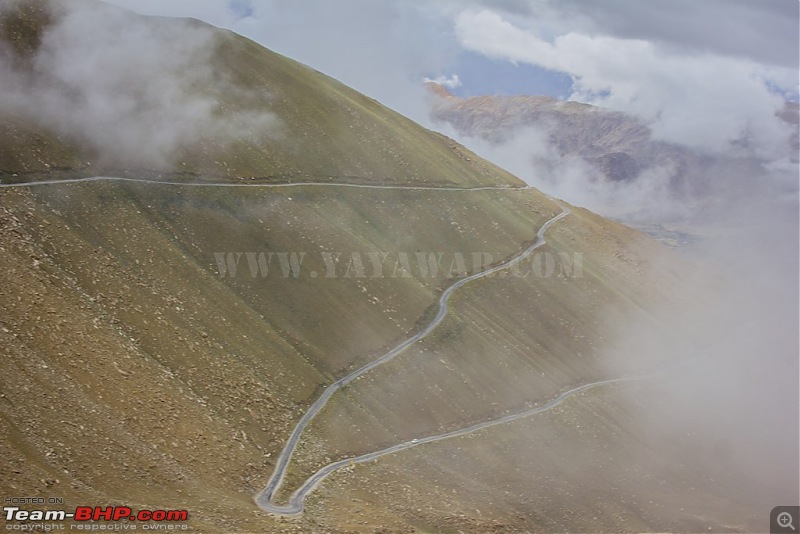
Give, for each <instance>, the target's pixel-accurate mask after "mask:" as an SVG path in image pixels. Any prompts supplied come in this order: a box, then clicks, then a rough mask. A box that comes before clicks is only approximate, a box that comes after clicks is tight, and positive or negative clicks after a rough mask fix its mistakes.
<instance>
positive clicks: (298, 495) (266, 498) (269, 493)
mask: <svg viewBox="0 0 800 534" xmlns="http://www.w3.org/2000/svg"><path fill="white" fill-rule="evenodd" d="M570 213H571V212H570V210H569V208H567V207H564V206H562V211H561V213H559V214H558V215H556V216H555V217H553V218H552V219H550V220H549V221H547V222H546V223H544V224H543V225H542V227H541V228H540V229H539V231H538V232H537V234H536V241H535V242H534V243H533V245H531V246H530V247H528V248H527V249H525V250H524V251H523V252H522V253H520V254H519V255H517V256H515V257H514V258H512V259H511V260H509V261H507V262H505V263H503V264H500V265H497V266H495V267H492V268H491V269H487V270H485V271H482V272H479V273H476V274H473V275H471V276H468V277H466V278H462V279H461V280H459V281H457V282H456V283H454V284H453V285H451V286H450V287H448V288H447V289H446V290H445V291H444V292H443V293H442V295H441V296H440V297H439V311H438V313H437V314H436V317H434V318H433V320H432V321H431V322H430V323H429V324H428V326H426V327H425V328H424V329H423V330H421V331H420V332H418V333H417V334H415V335H413V336H411V337H409V338H408V339H406V340H405V341H403V342H401V343H400V344H398V345H397V346H396V347H394V348H393V349H392V350H390V351H389V352H387V353H386V354H384V355H383V356H381V357H380V358H378V359H376V360H374V361H372V362H370V363H368V364H367V365H365V366H363V367H361V368H360V369H357V370H356V371H353V372H352V373H350V374H349V375H347V376H345V377H342V378H340V379H339V380H337V381H336V382H334V383H333V384H331V385H330V386H328V387H327V388H326V389H325V391H324V392H323V393H322V395H320V397H319V398H318V399H317V400H316V401H315V402H314V404H312V405H311V406H310V407H309V409H308V411H307V412H306V413H305V414H304V415H303V417H302V419H300V422H298V423H297V425H296V426H295V427H294V430H293V431H292V434H291V435H290V436H289V440H288V441H287V442H286V445H284V447H283V450H282V451H281V454H280V456H279V457H278V460H277V462H276V464H275V470H274V471H273V473H272V476H271V477H270V479H269V481H268V482H267V487H266V488H264V490H263V491H262V492H261V493H260V494H259V495H258V497H256V502H257V503H258V505H259V506H260V507H261V508H262V509H263V510H266V511H268V512H272V513H276V514H282V515H293V514H299V513H300V512H302V510H303V501H304V499H305V497H306V495H308V494H309V493H310V492H311V491H312V490H313V489H314V488H315V487H316V486H317V484H319V482H320V481H322V480H323V479H324V478H325V477H327V476H328V475H330V474H331V473H333V472H334V471H336V470H337V469H340V468H341V467H342V466H344V465H346V464H348V463H349V462H351V461H356V460H359V461H362V462H364V461H367V460H370V459H374V458H378V457H380V456H384V455H386V454H391V453H393V452H397V451H399V450H403V449H406V448H408V447H411V446H414V445H419V444H421V443H430V442H432V441H439V440H441V439H447V438H448V437H454V436H456V435H461V434H459V433H457V432H462V431H456V433H452V432H451V433H448V434H442V435H441V436H431V437H428V438H424V439H420V440H418V441H416V442H414V443H413V444H411V442H406V443H403V444H400V445H396V446H395V447H390V448H389V449H385V450H383V451H378V452H375V453H371V454H367V455H364V456H359V457H358V458H353V459H347V460H342V461H340V462H336V463H332V464H330V465H328V466H326V467H324V468H323V469H321V470H320V471H318V472H317V473H316V474H315V475H314V476H312V477H311V478H309V479H308V480H307V481H306V482H305V483H304V484H303V485H302V486H301V487H300V489H298V490H297V491H296V492H295V493H294V494H293V495H292V497H291V500H290V503H289V505H288V506H281V505H278V504H275V503H274V502H273V498H274V496H275V493H276V492H277V490H278V488H280V486H281V483H282V482H283V478H284V476H285V475H286V470H287V468H288V467H289V462H290V461H291V459H292V455H293V454H294V451H295V449H296V448H297V445H298V443H299V441H300V436H301V435H302V434H303V432H304V431H305V429H306V427H307V426H308V425H309V423H311V421H312V419H314V417H315V416H316V415H317V413H319V411H320V410H321V409H322V408H323V407H324V406H325V405H326V404H327V403H328V401H329V400H330V398H331V397H332V396H333V394H334V393H336V392H337V391H339V390H340V389H342V388H343V387H344V386H346V385H347V384H349V383H350V382H352V381H353V380H355V379H356V378H358V377H360V376H362V375H364V374H365V373H367V372H369V371H371V370H372V369H374V368H376V367H378V366H379V365H383V364H384V363H386V362H388V361H391V360H392V359H394V358H395V357H396V356H397V355H398V354H400V353H401V352H403V351H404V350H405V349H407V348H408V347H410V346H411V345H413V344H414V343H416V342H417V341H420V340H422V339H424V338H426V337H427V336H428V335H429V334H430V333H431V332H433V330H434V329H435V328H436V327H437V326H439V325H440V324H441V323H442V321H444V318H445V317H446V316H447V312H448V310H449V301H450V297H451V296H452V295H453V293H454V292H455V291H456V290H457V289H459V288H461V287H463V286H464V285H465V284H467V283H469V282H472V281H474V280H479V279H481V278H485V277H487V276H491V275H492V274H494V273H496V272H498V271H502V270H504V269H508V268H509V267H512V266H513V265H515V264H517V263H519V262H520V261H522V260H524V259H525V258H527V257H528V256H530V255H531V253H533V251H534V250H536V249H537V248H539V247H541V246H543V245H544V244H545V243H546V242H547V241H546V240H545V238H544V234H545V232H547V230H548V229H549V228H550V227H551V226H552V225H553V224H555V223H556V222H558V221H560V220H561V219H563V218H564V217H566V216H567V215H569V214H570ZM575 392H576V393H577V390H576V391H575ZM565 398H566V397H565ZM562 400H563V399H562ZM498 421H500V420H498ZM492 424H495V423H494V422H488V423H482V425H484V426H481V427H480V428H486V427H487V426H492ZM496 424H500V423H496ZM477 426H480V425H476V427H470V428H474V430H469V429H465V431H463V432H464V433H468V432H474V431H475V430H479V428H477Z"/></svg>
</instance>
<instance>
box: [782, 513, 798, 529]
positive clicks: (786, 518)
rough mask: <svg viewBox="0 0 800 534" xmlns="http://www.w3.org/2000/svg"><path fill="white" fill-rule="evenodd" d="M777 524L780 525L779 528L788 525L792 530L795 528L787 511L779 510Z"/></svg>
mask: <svg viewBox="0 0 800 534" xmlns="http://www.w3.org/2000/svg"><path fill="white" fill-rule="evenodd" d="M778 525H780V526H781V528H786V527H789V528H790V529H792V530H796V529H795V528H794V525H793V524H792V514H790V513H789V512H781V513H780V514H778Z"/></svg>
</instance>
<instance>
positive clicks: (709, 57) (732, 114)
mask: <svg viewBox="0 0 800 534" xmlns="http://www.w3.org/2000/svg"><path fill="white" fill-rule="evenodd" d="M107 1H109V2H110V3H114V4H117V5H120V6H123V7H126V8H128V9H131V10H133V11H137V12H140V13H145V14H155V15H166V16H181V17H194V18H198V19H201V20H204V21H206V22H209V23H211V24H214V25H216V26H220V27H224V28H228V29H231V30H234V31H236V32H237V33H241V34H243V35H245V36H247V37H250V38H251V39H253V40H255V41H257V42H259V43H261V44H262V45H264V46H266V47H267V48H270V49H272V50H275V51H277V52H280V53H282V54H285V55H288V56H290V57H292V58H294V59H296V60H298V61H301V62H303V63H306V64H308V65H310V66H312V67H314V68H315V69H317V70H320V71H322V72H324V73H326V74H329V75H331V76H333V77H335V78H337V79H339V80H341V81H343V82H344V83H346V84H348V85H350V86H352V87H354V88H355V89H357V90H359V91H361V92H363V93H365V94H367V95H369V96H371V97H373V98H375V99H377V100H378V101H380V102H382V103H384V104H386V105H388V106H389V107H391V108H393V109H395V110H397V111H400V112H401V113H404V114H406V115H408V116H410V117H411V118H413V119H415V120H417V121H419V122H422V123H423V124H426V125H429V124H427V104H426V102H425V91H424V89H423V88H422V86H421V83H420V82H421V81H422V80H424V79H434V80H435V79H439V80H441V81H444V82H446V83H447V85H448V86H449V87H450V89H451V90H452V91H453V92H454V94H456V95H459V96H471V95H480V94H500V95H511V94H545V95H549V96H553V97H557V98H569V99H572V100H577V101H581V102H586V103H591V104H596V105H600V106H604V107H607V108H611V109H615V110H618V111H624V112H627V113H630V114H632V115H635V116H637V117H639V118H640V119H642V120H644V121H645V122H647V123H648V124H650V125H651V128H652V129H653V132H654V136H655V137H656V138H660V139H663V140H667V141H670V142H677V143H681V144H688V145H692V146H696V147H698V148H700V149H703V150H708V151H712V152H719V151H723V150H725V149H726V147H728V146H729V145H730V144H731V143H735V142H736V141H737V140H738V139H741V138H742V137H744V136H748V137H751V138H756V139H758V142H757V146H756V147H755V150H756V151H757V152H758V153H759V155H762V156H766V157H769V156H770V154H769V152H770V147H771V146H774V145H775V144H776V143H778V142H779V139H780V138H783V137H785V135H786V132H785V130H782V129H781V127H779V126H778V125H777V123H776V121H774V120H773V119H774V117H773V115H774V111H775V109H777V108H778V107H779V106H781V105H782V103H783V101H784V100H786V99H791V100H797V94H798V49H799V44H798V26H799V25H798V6H799V5H800V3H798V2H796V1H794V0H758V1H754V0H704V1H703V2H696V1H693V0H650V1H648V2H641V1H640V0H604V1H603V2H597V1H594V0H559V1H556V0H460V1H456V0H403V1H400V0H337V1H336V2H330V1H329V0H302V1H295V2H286V1H283V0H203V1H198V0H107Z"/></svg>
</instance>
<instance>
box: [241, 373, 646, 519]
mask: <svg viewBox="0 0 800 534" xmlns="http://www.w3.org/2000/svg"><path fill="white" fill-rule="evenodd" d="M650 376H652V375H651V374H648V375H639V376H630V377H623V378H613V379H609V380H601V381H599V382H592V383H590V384H584V385H582V386H578V387H576V388H573V389H570V390H569V391H565V392H564V393H562V394H560V395H559V396H558V397H556V398H555V399H553V400H551V401H550V402H548V403H547V404H543V405H542V406H538V407H536V408H531V409H529V410H525V411H523V412H518V413H514V414H509V415H506V416H503V417H500V418H499V419H492V420H490V421H484V422H482V423H477V424H474V425H472V426H468V427H466V428H462V429H459V430H453V431H450V432H445V433H444V434H437V435H435V436H427V437H424V438H419V439H413V440H410V441H404V442H403V443H399V444H397V445H393V446H391V447H388V448H386V449H382V450H380V451H375V452H369V453H367V454H363V455H361V456H356V457H354V458H345V459H344V460H339V461H338V462H333V463H331V464H328V465H326V466H325V467H323V468H321V469H320V470H319V471H317V472H316V473H314V474H313V475H311V476H310V477H309V478H308V479H307V480H306V481H305V482H304V483H303V485H302V486H300V487H299V488H298V489H297V491H295V492H294V493H292V495H291V497H289V504H288V505H285V506H280V505H276V504H274V503H273V502H272V501H271V500H269V499H267V498H266V493H262V494H261V495H260V496H259V497H258V499H257V500H256V502H257V503H258V505H259V506H260V507H261V508H262V509H263V510H265V511H267V512H270V513H274V514H279V515H297V514H300V513H302V511H303V504H304V502H305V499H306V497H307V496H308V495H309V494H310V493H311V492H312V491H314V490H315V489H316V488H317V486H318V485H319V484H320V483H321V482H322V481H323V480H325V478H327V477H328V476H329V475H331V474H333V473H334V472H336V471H338V470H339V469H343V468H345V467H347V466H350V465H353V464H361V463H365V462H371V461H373V460H377V459H378V458H380V457H381V456H386V455H387V454H394V453H396V452H400V451H404V450H406V449H410V448H412V447H417V446H419V445H424V444H426V443H436V442H438V441H444V440H446V439H450V438H457V437H460V436H465V435H467V434H472V433H473V432H478V431H479V430H483V429H486V428H490V427H493V426H497V425H504V424H506V423H510V422H512V421H517V420H519V419H522V418H525V417H529V416H531V415H535V414H538V413H542V412H546V411H548V410H552V409H553V408H555V407H556V406H558V405H559V404H561V403H562V402H564V401H565V400H567V399H568V398H570V397H572V396H574V395H577V394H578V393H582V392H584V391H588V390H590V389H594V388H597V387H600V386H607V385H611V384H620V383H623V382H630V381H633V380H642V379H644V378H648V377H650Z"/></svg>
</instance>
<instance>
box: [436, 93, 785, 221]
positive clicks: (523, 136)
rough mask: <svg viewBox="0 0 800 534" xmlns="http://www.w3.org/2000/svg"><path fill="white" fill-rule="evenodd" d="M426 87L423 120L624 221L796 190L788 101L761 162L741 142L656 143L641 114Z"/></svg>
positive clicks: (684, 214) (692, 212)
mask: <svg viewBox="0 0 800 534" xmlns="http://www.w3.org/2000/svg"><path fill="white" fill-rule="evenodd" d="M428 87H429V89H430V91H431V93H432V94H433V95H434V96H433V98H432V101H431V105H432V111H431V118H432V120H433V121H434V122H435V123H436V124H438V125H440V126H441V127H444V128H452V130H453V132H454V134H453V135H454V136H456V137H457V138H459V139H461V140H462V142H464V143H466V144H467V145H469V146H471V147H472V148H473V149H475V150H476V151H478V152H479V153H480V154H482V155H483V156H484V157H488V158H489V159H491V160H492V161H494V162H496V163H498V164H499V165H501V166H503V167H505V168H508V169H510V170H512V171H513V172H515V173H516V174H517V175H518V176H520V177H523V178H524V179H525V180H526V181H528V182H529V183H532V184H534V185H537V186H538V187H542V188H543V189H545V190H547V191H548V192H551V193H553V194H556V195H559V196H563V197H565V198H568V199H570V200H572V201H574V202H577V203H580V204H582V205H586V206H590V207H592V208H593V209H596V210H598V211H600V212H601V213H605V214H608V215H612V216H617V217H621V218H622V219H623V220H627V221H629V222H633V223H663V222H671V221H675V220H686V219H689V218H693V217H697V216H698V215H699V213H700V212H704V211H708V210H712V211H714V210H716V209H719V208H720V206H719V205H724V206H725V207H728V206H730V204H731V203H736V202H738V200H739V199H741V198H743V197H745V196H747V195H749V196H755V197H760V196H763V195H773V194H776V195H780V194H783V195H787V194H792V193H794V192H796V191H797V186H796V180H794V178H795V175H796V174H797V163H798V151H800V145H798V132H797V125H798V106H797V104H796V103H791V102H787V103H786V105H785V107H784V108H783V109H782V110H781V112H780V113H779V114H778V115H776V117H775V120H776V121H777V122H780V123H782V124H783V126H784V127H785V128H786V129H787V132H789V133H791V135H787V137H786V140H785V146H783V147H781V146H776V147H774V154H773V157H772V159H764V158H762V157H758V156H757V155H755V154H753V153H751V152H750V151H749V150H748V148H747V144H748V141H747V139H743V140H742V141H741V142H739V143H738V144H737V145H732V146H731V147H730V150H729V151H727V152H726V153H713V152H709V151H707V150H704V149H702V148H701V147H692V146H690V145H681V144H676V143H669V142H666V141H663V140H658V139H656V138H654V136H653V132H652V130H651V129H650V128H649V127H648V125H647V124H646V123H645V122H643V121H642V120H640V119H638V118H636V117H634V116H632V115H629V114H625V113H621V112H616V111H611V110H608V109H603V108H599V107H596V106H591V105H588V104H580V103H577V102H571V101H561V100H557V99H554V98H550V97H543V96H516V97H506V96H482V97H469V98H459V97H456V96H454V95H453V94H452V93H450V92H449V91H448V90H447V89H446V88H444V87H442V86H440V85H438V84H433V83H431V84H428ZM792 130H793V133H792ZM723 209H725V208H723Z"/></svg>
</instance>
